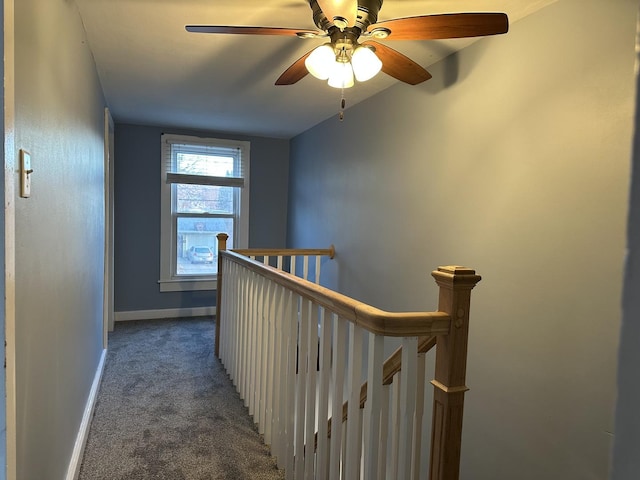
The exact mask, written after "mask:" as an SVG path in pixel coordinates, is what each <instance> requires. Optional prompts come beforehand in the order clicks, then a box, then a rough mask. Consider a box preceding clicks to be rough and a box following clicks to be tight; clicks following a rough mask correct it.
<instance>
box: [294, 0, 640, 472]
mask: <svg viewBox="0 0 640 480" xmlns="http://www.w3.org/2000/svg"><path fill="white" fill-rule="evenodd" d="M636 9H637V2H635V1H631V0H628V1H624V0H620V1H615V2H605V1H601V0H600V1H598V0H587V1H585V0H561V1H559V2H557V3H555V4H552V5H551V6H549V7H546V8H544V9H542V10H541V11H539V12H537V13H535V14H533V15H532V16H530V17H528V18H525V19H524V20H522V21H520V22H518V23H516V24H514V25H512V28H511V31H510V33H509V34H507V35H505V36H500V37H494V38H488V39H484V40H481V41H479V42H478V43H476V44H474V45H473V46H471V47H470V48H468V49H465V50H463V51H462V52H461V53H460V54H458V55H455V56H451V57H449V58H447V59H445V60H444V61H442V62H440V63H438V64H436V65H433V66H431V67H430V68H429V70H430V72H431V73H432V74H433V79H432V80H430V81H429V82H426V83H425V84H423V85H420V86H416V87H409V86H406V85H397V86H394V87H392V88H390V89H388V90H386V91H385V92H383V93H382V94H380V95H378V96H376V97H374V98H372V99H370V100H368V101H365V102H363V103H361V104H358V105H356V106H354V107H353V108H351V109H349V110H347V112H346V114H345V120H344V122H342V123H340V122H338V121H337V120H335V119H333V118H332V119H330V120H327V121H326V122H324V123H322V124H320V125H318V126H317V127H315V128H313V129H311V130H310V131H308V132H305V133H304V134H302V135H300V136H298V137H296V138H294V139H293V140H292V145H291V159H290V162H291V169H290V186H289V189H290V190H289V191H290V199H289V208H290V216H289V225H288V242H289V245H290V246H294V247H298V246H306V245H309V244H313V245H315V244H320V245H324V244H329V243H335V245H336V249H337V252H338V253H337V257H336V261H335V262H333V263H330V264H328V266H327V274H328V276H327V279H328V282H329V283H330V284H332V286H334V287H337V288H338V289H339V290H340V291H343V292H345V293H347V294H349V295H351V296H354V297H356V298H358V299H361V300H364V301H367V302H370V303H373V304H374V305H377V306H379V307H382V308H386V309H410V310H412V309H418V308H419V309H428V310H430V309H433V308H434V307H435V306H436V305H437V290H436V286H435V284H434V282H433V280H432V279H431V277H430V275H429V272H430V271H431V270H432V269H434V268H435V267H436V266H438V265H446V264H462V265H467V266H470V267H473V268H475V269H476V270H477V272H478V273H479V274H481V275H482V276H483V281H482V282H481V283H480V284H479V285H478V287H476V289H475V290H474V292H473V295H472V311H471V332H470V341H469V345H470V347H469V368H468V385H469V387H470V388H471V390H470V392H469V393H468V394H467V403H466V411H465V426H464V435H463V451H462V478H463V479H469V480H471V479H473V480H484V479H486V480H495V479H518V480H539V479H546V480H555V479H557V480H560V479H562V480H568V479H575V480H583V479H602V478H606V477H607V474H608V468H609V452H610V449H611V443H612V431H613V410H614V399H615V366H616V352H617V344H618V331H619V326H620V318H621V312H620V298H621V291H622V276H623V274H622V267H623V260H624V253H625V225H626V215H627V194H628V184H629V163H630V162H629V158H630V145H631V126H632V122H631V118H632V112H633V96H634V75H633V67H634V38H635V32H636V23H635V20H636ZM400 47H401V46H400V45H399V46H398V48H400ZM327 139H331V142H327ZM335 152H339V153H338V154H336V153H335ZM636 453H637V450H636Z"/></svg>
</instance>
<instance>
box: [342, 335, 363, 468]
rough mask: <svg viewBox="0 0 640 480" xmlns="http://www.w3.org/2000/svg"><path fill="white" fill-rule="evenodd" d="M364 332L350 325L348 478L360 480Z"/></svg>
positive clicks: (346, 460)
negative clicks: (358, 479)
mask: <svg viewBox="0 0 640 480" xmlns="http://www.w3.org/2000/svg"><path fill="white" fill-rule="evenodd" d="M363 334H364V330H363V329H362V328H361V327H359V326H357V325H355V324H353V323H351V324H350V325H349V366H348V371H347V375H348V377H347V378H348V387H347V388H348V401H349V407H348V413H347V456H346V458H345V459H344V461H345V463H346V478H354V479H355V478H359V474H358V471H359V467H360V452H361V449H362V445H361V444H360V440H359V439H360V429H361V428H362V427H361V424H360V385H361V382H362V345H363Z"/></svg>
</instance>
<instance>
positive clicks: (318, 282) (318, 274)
mask: <svg viewBox="0 0 640 480" xmlns="http://www.w3.org/2000/svg"><path fill="white" fill-rule="evenodd" d="M321 260H322V257H321V256H320V255H316V277H315V281H316V283H317V284H320V261H321Z"/></svg>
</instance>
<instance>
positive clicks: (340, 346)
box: [329, 313, 348, 480]
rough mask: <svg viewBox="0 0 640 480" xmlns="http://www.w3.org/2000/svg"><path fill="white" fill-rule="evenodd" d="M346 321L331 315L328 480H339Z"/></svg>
mask: <svg viewBox="0 0 640 480" xmlns="http://www.w3.org/2000/svg"><path fill="white" fill-rule="evenodd" d="M347 323H348V322H347V321H346V320H343V319H342V318H339V317H338V316H337V315H336V314H335V313H334V314H333V368H332V369H331V373H332V375H331V387H332V391H333V396H332V398H331V441H330V454H329V478H330V479H331V480H339V479H340V474H341V468H340V465H341V456H342V455H341V453H342V405H343V403H344V396H343V395H344V393H343V392H344V371H345V370H344V366H345V360H346V352H345V347H346V343H347Z"/></svg>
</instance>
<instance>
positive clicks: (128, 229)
mask: <svg viewBox="0 0 640 480" xmlns="http://www.w3.org/2000/svg"><path fill="white" fill-rule="evenodd" d="M162 133H175V134H184V135H197V136H208V137H213V138H225V139H226V138H232V139H236V140H248V141H250V142H251V167H250V168H251V170H250V181H251V190H250V196H249V205H250V207H249V208H250V217H249V245H250V246H255V247H282V246H284V245H285V241H286V219H287V184H288V168H289V141H288V140H281V139H271V138H262V137H247V136H244V135H229V134H222V133H216V132H202V131H193V130H182V129H176V128H162V127H150V126H138V125H127V124H116V133H115V161H114V166H115V167H114V168H115V192H114V202H115V213H114V217H115V226H114V235H115V241H114V243H115V245H114V247H115V252H114V268H115V275H114V276H115V292H114V296H115V298H114V303H115V311H116V312H123V311H125V312H129V311H137V310H157V309H174V308H195V307H202V306H208V305H213V304H215V298H214V297H215V296H214V295H213V294H212V292H210V291H194V292H163V293H161V292H160V289H159V286H158V279H159V278H160V160H161V153H160V136H161V135H162Z"/></svg>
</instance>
